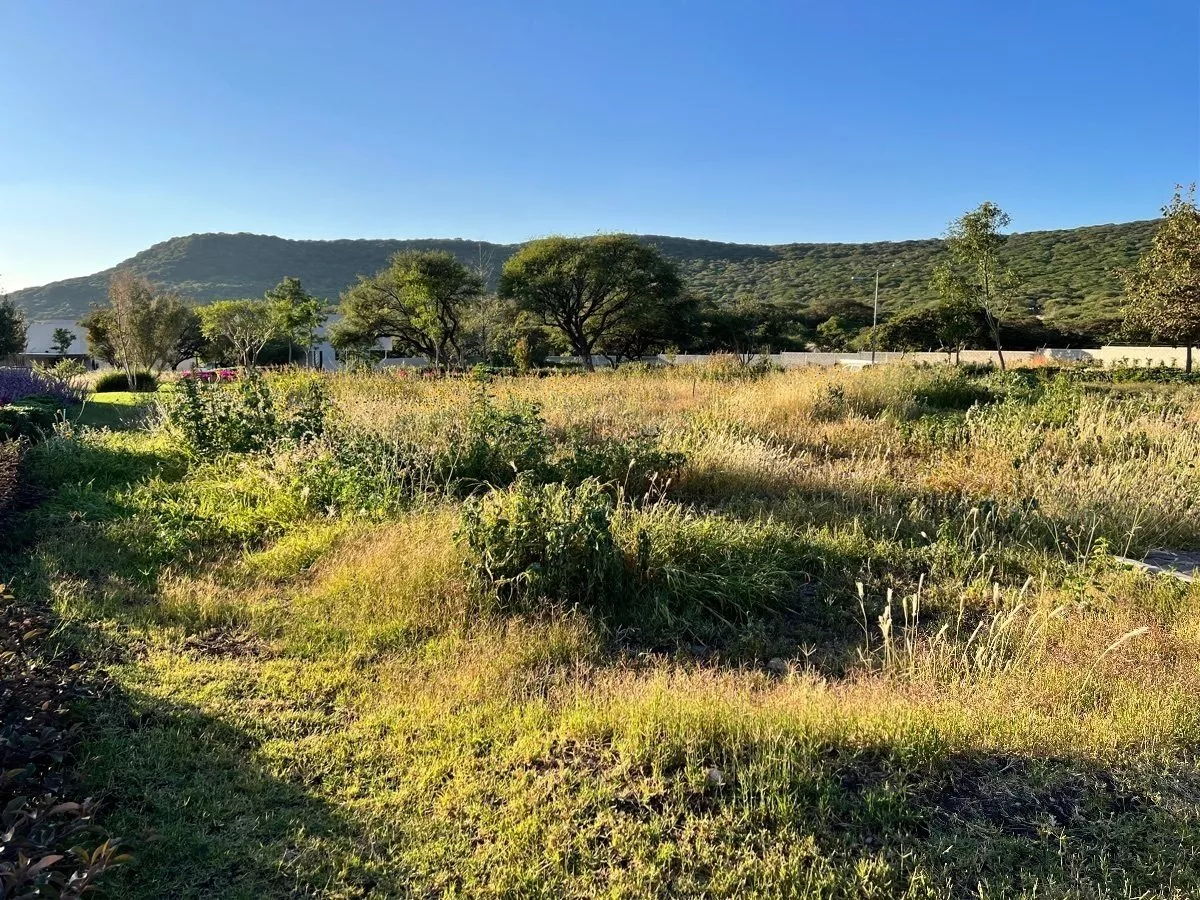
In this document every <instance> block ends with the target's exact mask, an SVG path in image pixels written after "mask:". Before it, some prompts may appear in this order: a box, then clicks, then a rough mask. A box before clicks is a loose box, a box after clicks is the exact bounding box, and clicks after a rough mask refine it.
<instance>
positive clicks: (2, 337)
mask: <svg viewBox="0 0 1200 900" xmlns="http://www.w3.org/2000/svg"><path fill="white" fill-rule="evenodd" d="M26 331H27V325H26V322H25V314H24V313H22V312H21V310H20V308H19V307H18V306H17V304H16V302H15V301H14V300H13V299H12V297H10V296H8V295H7V294H2V293H0V360H3V359H4V358H5V357H6V356H16V355H17V354H18V353H23V352H24V351H25V335H26Z"/></svg>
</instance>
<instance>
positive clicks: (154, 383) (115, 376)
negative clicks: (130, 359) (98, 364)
mask: <svg viewBox="0 0 1200 900" xmlns="http://www.w3.org/2000/svg"><path fill="white" fill-rule="evenodd" d="M133 380H134V384H135V387H134V390H135V391H146V392H150V391H157V390H158V379H157V378H155V377H154V376H153V375H152V374H150V373H149V372H138V373H137V374H135V375H134V376H133ZM92 390H93V391H95V392H96V393H97V394H107V393H111V392H113V391H127V390H129V379H127V378H126V377H125V373H124V372H122V371H121V370H120V369H115V370H113V371H112V372H105V373H104V374H103V375H101V376H100V378H99V379H98V380H97V381H96V385H95V387H93V388H92Z"/></svg>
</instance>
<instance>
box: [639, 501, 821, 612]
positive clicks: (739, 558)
mask: <svg viewBox="0 0 1200 900" xmlns="http://www.w3.org/2000/svg"><path fill="white" fill-rule="evenodd" d="M616 531H617V534H618V539H619V540H620V542H621V545H622V547H623V548H624V549H625V552H626V553H627V554H628V555H629V557H630V560H631V565H632V568H633V569H634V571H635V572H636V591H637V594H638V598H639V599H638V603H637V606H636V608H637V609H638V614H639V618H640V619H642V620H643V623H644V624H648V625H659V626H669V625H672V624H686V623H689V622H690V623H691V624H692V625H693V626H699V627H701V628H703V627H704V626H705V624H706V623H708V624H711V623H712V622H713V620H716V621H717V622H728V621H736V622H745V621H746V620H747V619H748V618H751V617H753V616H756V615H761V614H764V613H770V612H778V611H780V610H781V609H784V608H786V607H789V606H790V605H792V600H793V597H794V596H795V595H796V593H797V590H798V588H799V587H800V586H801V585H802V584H804V583H805V582H807V581H809V580H810V578H809V576H810V574H811V573H812V572H813V570H814V568H815V567H816V566H817V564H818V560H816V559H814V558H813V557H812V554H811V553H810V552H809V551H808V550H807V548H806V547H805V546H804V545H803V544H802V543H801V542H800V541H799V539H798V538H797V537H796V535H795V533H794V532H793V531H792V530H791V529H789V528H788V527H787V526H785V525H782V524H780V523H777V522H747V521H742V520H739V519H733V518H727V517H724V516H718V515H712V514H701V513H697V512H694V511H691V510H686V509H682V508H680V507H678V506H676V505H675V504H671V503H661V502H660V503H656V504H654V505H653V506H650V507H646V508H644V509H641V510H632V509H628V508H626V509H623V510H622V515H621V516H620V517H619V518H618V520H617V523H616Z"/></svg>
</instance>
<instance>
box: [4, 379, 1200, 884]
mask: <svg viewBox="0 0 1200 900" xmlns="http://www.w3.org/2000/svg"><path fill="white" fill-rule="evenodd" d="M205 390H208V389H207V388H206V389H205ZM211 390H212V391H213V392H214V393H213V395H212V397H210V398H209V401H205V402H210V406H209V407H207V409H208V412H207V413H205V415H210V414H211V416H212V417H213V418H211V419H205V422H208V423H209V426H206V427H198V426H197V427H193V426H192V425H189V424H188V422H189V421H190V420H188V419H186V417H181V416H179V415H178V414H176V415H175V416H174V417H168V421H167V422H166V423H165V424H164V423H163V422H162V419H161V417H160V416H157V415H150V414H146V413H147V410H148V407H144V406H143V403H144V401H146V399H147V398H146V396H145V395H116V394H110V395H99V396H95V397H93V398H91V399H90V400H89V401H88V403H87V405H86V406H85V407H84V409H83V412H82V414H81V416H80V417H79V419H78V421H79V424H80V428H79V429H77V432H76V434H75V435H74V436H60V437H56V438H52V439H50V440H47V441H45V442H43V443H42V444H40V445H38V446H36V447H35V448H33V449H32V450H31V451H30V454H29V457H28V459H27V471H28V472H29V477H30V478H31V479H33V480H34V481H36V482H37V483H38V484H39V485H41V486H42V487H43V488H44V489H45V490H44V497H43V499H42V501H41V503H40V505H39V506H38V507H36V508H35V509H33V510H31V511H30V512H29V513H28V514H27V515H26V520H25V521H24V522H23V524H22V526H21V527H22V529H23V533H24V534H25V536H26V537H25V540H26V543H24V544H23V549H22V551H21V552H20V553H19V554H15V555H10V556H7V557H6V558H5V559H4V561H3V564H2V568H3V571H2V572H0V581H5V582H7V583H8V584H9V585H10V589H11V590H12V591H13V592H14V593H15V594H16V595H17V597H18V599H22V600H25V601H28V602H32V603H38V604H42V605H44V606H45V607H47V608H49V609H50V610H52V611H53V614H54V617H55V618H56V620H57V622H58V623H59V628H60V634H61V636H62V638H63V639H64V640H66V641H68V642H69V643H70V644H71V645H72V646H73V647H74V648H76V650H77V652H79V653H81V654H82V655H83V656H84V657H85V658H87V659H88V660H89V661H90V662H92V663H93V664H94V665H95V666H97V667H98V668H99V669H101V670H102V671H103V672H104V673H105V676H106V678H107V686H106V688H105V690H104V692H103V695H102V698H101V699H99V700H96V701H95V702H93V703H92V704H90V705H89V706H88V707H87V708H86V709H84V710H81V711H80V719H81V721H82V723H83V726H84V735H85V743H84V750H83V752H82V754H81V756H80V759H81V762H80V765H79V771H80V774H81V777H82V778H83V779H84V780H85V784H86V786H87V789H88V791H89V792H90V793H92V794H93V795H96V796H102V797H103V798H105V807H104V809H105V812H104V816H103V820H102V824H103V825H104V827H105V828H106V829H107V830H108V831H109V832H110V833H111V834H113V835H117V836H119V837H121V838H122V840H123V842H124V844H125V846H126V847H127V849H128V850H129V851H130V852H131V853H132V854H133V857H134V859H133V861H132V862H130V863H128V864H126V865H123V866H121V867H119V868H117V869H114V870H112V871H111V872H110V873H108V874H107V876H106V878H105V880H104V882H103V884H102V894H103V895H105V896H112V897H123V898H124V897H147V898H149V897H155V898H157V897H213V896H220V897H247V898H250V897H255V898H257V897H272V896H278V897H284V896H319V897H347V898H348V897H375V896H395V897H737V898H742V897H806V898H809V897H811V898H818V897H821V898H833V897H846V898H852V897H853V898H858V897H911V898H925V897H931V898H958V897H979V898H983V897H989V898H999V897H1028V898H1035V897H1036V898H1091V897H1130V898H1133V897H1191V896H1197V895H1200V765H1198V763H1197V754H1196V751H1197V747H1198V746H1200V704H1198V703H1197V702H1196V698H1197V696H1200V588H1198V587H1197V586H1196V585H1194V584H1193V585H1189V584H1187V583H1185V582H1182V581H1177V580H1174V579H1170V578H1163V577H1154V576H1147V575H1145V574H1141V573H1139V572H1136V571H1132V570H1130V569H1128V568H1126V567H1125V566H1123V565H1121V564H1120V563H1119V562H1118V561H1116V559H1115V558H1114V557H1115V556H1120V555H1129V556H1138V555H1140V554H1142V553H1144V552H1145V551H1147V550H1149V549H1153V548H1156V547H1176V548H1186V549H1192V550H1195V549H1200V469H1198V468H1197V463H1198V462H1200V389H1198V388H1196V387H1194V386H1188V385H1172V386H1158V385H1144V386H1140V385H1139V386H1134V387H1130V386H1122V387H1120V388H1116V387H1114V386H1113V385H1111V384H1108V383H1105V382H1103V381H1102V380H1089V379H1088V378H1087V377H1086V376H1085V375H1081V374H1079V373H1072V374H1069V375H1059V376H1055V375H1054V374H1046V373H1036V372H1024V373H1022V372H1018V373H1008V374H1000V373H991V372H978V373H965V372H961V371H958V370H954V369H950V368H929V369H910V368H900V367H896V368H879V369H871V370H867V371H863V372H846V371H841V370H805V371H800V372H789V373H775V374H768V375H764V376H762V377H749V376H744V375H740V374H739V373H738V372H736V371H716V372H685V371H679V372H665V373H663V372H658V373H656V372H641V371H629V372H621V371H618V372H616V373H597V374H595V375H589V376H579V375H577V376H561V377H551V378H540V379H539V378H515V377H514V378H496V379H491V380H484V381H481V380H480V379H468V378H445V379H415V378H401V377H397V376H395V375H339V376H321V377H312V376H300V375H295V376H292V375H282V376H272V377H271V378H270V379H268V380H267V381H266V382H264V383H263V384H262V385H260V386H258V387H254V388H249V387H241V386H213V387H212V388H211ZM252 390H253V391H259V393H257V394H255V395H254V397H257V398H258V399H253V398H251V400H253V402H254V403H258V404H259V406H261V405H262V404H263V403H266V404H267V405H269V406H270V407H271V409H272V410H273V412H272V414H271V415H270V416H263V415H257V414H256V415H257V417H255V416H250V415H248V414H246V413H245V406H244V405H243V406H238V404H239V403H242V404H245V403H249V402H250V401H249V400H247V399H246V397H248V396H249V393H247V392H250V391H252ZM218 391H224V392H226V393H225V394H217V393H215V392H218ZM239 392H241V393H239ZM264 397H265V398H266V399H265V400H263V398H264ZM221 398H225V399H221ZM239 398H240V399H239ZM222 404H226V405H222ZM197 408H199V407H197ZM256 408H258V407H256ZM239 416H240V418H239ZM268 420H269V421H268ZM214 422H218V423H219V427H218V425H213V424H212V423H214ZM230 422H234V423H235V424H234V425H230V424H229V423H230ZM172 423H174V424H172ZM281 423H282V424H281ZM285 425H286V427H285ZM97 426H100V427H97ZM189 429H190V430H189ZM256 429H257V430H256ZM268 432H269V433H268ZM218 438H219V440H218ZM259 438H261V440H260V439H259ZM235 448H236V449H235Z"/></svg>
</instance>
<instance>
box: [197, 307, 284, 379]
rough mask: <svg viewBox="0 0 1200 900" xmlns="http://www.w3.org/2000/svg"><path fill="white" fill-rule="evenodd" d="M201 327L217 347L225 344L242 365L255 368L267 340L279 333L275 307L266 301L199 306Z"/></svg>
mask: <svg viewBox="0 0 1200 900" xmlns="http://www.w3.org/2000/svg"><path fill="white" fill-rule="evenodd" d="M196 312H197V313H198V314H199V315H200V328H201V330H202V331H203V332H204V336H205V337H206V338H208V340H209V341H211V342H213V343H214V344H215V345H217V346H220V345H221V344H224V345H225V346H226V347H228V348H229V349H231V350H232V351H233V354H234V356H235V357H236V359H237V360H238V362H239V363H240V364H241V365H242V366H245V367H246V368H247V369H252V368H254V366H255V364H256V363H257V362H258V355H259V354H260V353H261V352H262V348H263V347H264V346H265V345H266V343H267V341H269V340H271V338H273V337H275V335H276V334H277V325H276V320H275V317H274V315H273V314H272V310H271V305H270V304H269V303H268V302H267V301H266V300H254V299H246V300H217V301H216V302H214V303H208V304H205V305H204V306H200V307H197V309H196Z"/></svg>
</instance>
